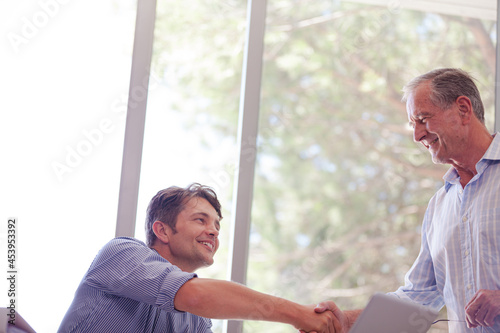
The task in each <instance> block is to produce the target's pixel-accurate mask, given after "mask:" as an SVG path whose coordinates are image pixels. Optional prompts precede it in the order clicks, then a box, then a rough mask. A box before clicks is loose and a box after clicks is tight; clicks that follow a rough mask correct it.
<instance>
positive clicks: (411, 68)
mask: <svg viewBox="0 0 500 333" xmlns="http://www.w3.org/2000/svg"><path fill="white" fill-rule="evenodd" d="M246 15H247V3H246V1H238V0H234V1H217V2H211V1H196V2H192V1H190V2H173V1H159V2H158V14H157V21H156V30H155V45H154V55H153V66H152V68H153V73H152V75H154V77H155V78H154V80H155V81H154V82H155V84H157V85H158V87H160V88H159V89H158V91H162V93H164V94H166V97H165V98H164V100H163V102H162V103H158V105H159V106H157V107H153V106H151V107H150V106H148V108H149V109H148V116H147V117H148V118H149V122H150V125H147V126H152V125H151V122H154V120H153V119H157V118H155V117H160V116H161V115H166V114H168V115H171V116H172V117H174V118H175V119H176V121H180V123H179V124H178V125H177V126H181V127H182V128H183V129H184V130H185V133H187V134H185V135H187V137H186V138H180V137H177V138H171V139H169V140H171V141H168V140H165V142H164V145H165V147H167V146H172V144H174V145H176V144H179V145H180V144H181V143H182V142H185V141H186V140H187V138H195V139H193V140H194V141H195V143H193V145H195V146H197V147H201V149H202V151H203V152H204V153H202V154H201V156H202V158H199V157H196V156H191V157H190V160H189V161H190V162H189V163H191V164H193V165H198V168H197V169H196V170H197V171H196V172H198V174H196V172H195V171H193V173H194V174H195V175H196V177H195V179H193V180H196V181H198V180H199V181H200V182H203V183H206V184H209V185H212V186H214V187H215V188H216V190H217V191H218V194H219V195H220V196H221V199H222V200H221V201H222V203H223V206H224V208H225V214H224V215H225V217H224V220H223V229H224V228H225V229H226V231H224V234H223V235H222V236H221V238H222V240H221V250H220V252H221V253H220V254H218V257H217V258H216V259H217V260H216V263H217V264H216V266H215V268H214V269H210V270H209V271H208V273H204V272H203V270H202V271H200V272H199V273H200V276H202V277H203V276H207V275H208V276H210V277H218V278H226V270H225V267H226V264H227V258H226V257H225V256H226V255H227V246H228V244H229V242H228V237H230V235H228V229H229V222H230V221H231V216H230V214H231V212H230V209H231V196H232V189H233V177H234V175H235V172H234V170H235V161H236V134H237V122H238V105H239V99H240V82H241V75H242V69H241V68H242V60H243V49H244V43H245V40H244V39H245V33H246V32H245V29H246ZM495 29H496V22H495V21H490V20H484V19H477V18H468V17H457V16H448V15H443V14H435V13H427V12H422V11H414V10H407V9H404V8H401V7H398V6H397V5H395V6H393V7H382V6H371V5H365V4H359V3H351V2H347V1H346V2H344V1H324V0H315V1H309V0H307V1H306V0H303V1H287V0H283V1H268V5H267V20H266V35H265V46H264V55H263V58H264V68H263V77H262V87H261V109H260V118H259V119H260V125H259V136H258V138H257V149H258V150H257V166H256V174H255V183H254V200H253V208H252V227H251V234H250V254H249V266H248V280H247V284H248V286H249V287H251V288H254V289H257V290H259V291H262V292H266V293H271V294H274V295H278V296H282V297H285V298H288V299H291V300H294V301H296V302H299V303H303V304H313V303H317V302H319V301H321V300H325V299H332V300H334V301H335V302H336V303H337V304H338V305H339V306H340V307H341V308H343V309H352V308H359V307H362V306H363V305H364V304H365V303H366V302H367V300H368V298H369V297H370V295H371V294H373V293H374V292H377V291H382V292H388V291H393V290H395V289H396V288H397V287H398V286H400V285H401V284H402V283H403V277H404V274H405V273H406V272H407V270H408V269H409V268H410V266H411V264H412V263H413V260H414V259H415V258H416V256H417V254H418V250H419V247H420V226H421V222H422V219H423V215H424V212H425V209H426V206H427V203H428V201H429V199H430V198H431V196H432V195H433V194H434V192H435V191H436V190H437V189H438V188H439V187H440V186H441V185H442V183H443V181H442V176H443V175H444V173H445V171H446V170H447V169H448V167H447V166H442V165H434V164H433V163H432V161H431V159H430V157H429V154H428V153H427V152H425V151H423V150H422V149H420V148H419V146H418V145H416V144H415V143H414V142H413V140H412V131H411V130H410V128H409V127H408V125H407V123H408V120H407V115H406V109H405V105H404V104H403V103H402V102H401V89H402V87H403V85H404V84H405V83H406V82H407V81H408V80H410V79H411V78H413V77H414V76H416V75H419V74H422V73H424V72H427V71H429V70H431V69H434V68H438V67H460V68H462V69H464V70H466V71H468V72H471V73H472V74H473V76H474V77H475V78H476V79H477V84H478V87H479V89H480V92H481V94H482V98H483V101H484V104H485V109H486V122H487V127H488V128H489V129H490V130H491V131H493V123H494V110H493V109H494V82H495V43H496V30H495ZM160 89H161V90H160ZM152 93H153V94H154V91H153V92H152ZM152 105H154V103H153V104H152ZM158 119H159V118H158ZM167 134H168V133H163V134H161V135H165V136H166V135H167ZM149 135H150V134H149ZM147 136H148V128H146V140H145V146H147V144H148V137H147ZM176 140H178V141H176ZM186 149H189V147H188V148H186ZM152 154H153V153H152ZM156 154H157V155H160V154H158V152H156ZM171 158H173V159H175V156H171ZM146 160H147V156H146ZM165 163H166V162H165ZM145 167H146V169H147V165H146V166H145ZM190 167H191V166H190ZM156 185H157V184H156ZM179 185H184V184H179ZM141 186H142V185H141ZM148 194H149V193H148ZM148 197H150V196H149V195H148ZM142 206H144V205H142ZM142 206H141V207H142ZM224 222H225V225H224ZM138 223H141V222H140V221H139V222H138ZM218 330H220V324H219V323H216V324H215V329H214V331H215V332H218ZM433 330H434V331H433V332H446V331H447V330H446V325H443V326H441V327H436V328H433ZM262 331H272V332H292V331H293V329H291V327H289V326H286V325H278V324H276V325H275V324H269V323H259V322H246V323H245V325H244V332H262Z"/></svg>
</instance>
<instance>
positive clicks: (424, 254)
mask: <svg viewBox="0 0 500 333" xmlns="http://www.w3.org/2000/svg"><path fill="white" fill-rule="evenodd" d="M476 170H477V174H476V175H475V176H474V177H473V178H472V179H471V181H470V182H469V183H468V184H467V185H466V186H465V188H462V186H461V185H460V177H459V176H458V173H457V171H456V170H455V168H451V169H450V170H448V172H447V173H446V174H445V176H444V177H443V179H444V180H445V184H444V186H443V187H442V188H441V189H440V190H439V191H438V192H437V193H436V194H435V195H434V196H433V197H432V199H431V200H430V202H429V206H428V208H427V211H426V213H425V217H424V221H423V224H422V245H421V249H420V253H419V255H418V257H417V259H416V261H415V263H414V264H413V266H412V268H411V269H410V270H409V272H408V273H407V275H406V277H405V286H404V287H400V288H399V289H398V290H397V291H396V292H395V293H396V294H397V295H398V296H400V297H402V298H406V297H408V298H410V299H413V300H414V301H416V302H418V303H421V304H424V305H428V306H431V307H433V308H436V309H440V308H442V307H443V306H444V305H446V309H447V312H448V318H449V319H454V320H463V321H465V306H466V305H467V303H468V302H469V301H470V299H471V298H472V297H473V296H474V294H475V293H476V292H477V291H478V290H479V289H490V290H498V289H500V135H498V133H497V135H495V137H494V139H493V142H492V143H491V144H490V146H489V148H488V150H487V151H486V153H485V154H484V156H483V157H482V158H481V160H480V161H479V162H478V163H477V164H476ZM449 330H450V332H454V333H462V332H463V333H465V332H467V333H470V332H474V333H479V332H491V333H494V332H500V320H499V318H497V320H496V321H495V326H494V327H478V328H475V329H467V325H466V324H465V323H460V322H450V323H449Z"/></svg>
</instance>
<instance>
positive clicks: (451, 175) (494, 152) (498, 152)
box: [443, 132, 500, 192]
mask: <svg viewBox="0 0 500 333" xmlns="http://www.w3.org/2000/svg"><path fill="white" fill-rule="evenodd" d="M498 133H499V132H496V133H495V134H493V141H492V142H491V144H490V146H489V147H488V150H486V153H484V155H483V157H481V159H480V160H479V162H477V163H476V170H477V174H478V175H480V174H482V173H483V172H484V170H486V168H487V167H488V165H490V164H492V163H498V161H500V135H497V134H498ZM443 179H444V181H445V184H444V187H445V190H446V192H448V190H449V189H450V187H451V185H453V184H458V183H460V176H459V175H458V172H457V170H456V169H455V168H454V167H451V168H449V169H448V171H447V172H446V173H445V175H444V176H443Z"/></svg>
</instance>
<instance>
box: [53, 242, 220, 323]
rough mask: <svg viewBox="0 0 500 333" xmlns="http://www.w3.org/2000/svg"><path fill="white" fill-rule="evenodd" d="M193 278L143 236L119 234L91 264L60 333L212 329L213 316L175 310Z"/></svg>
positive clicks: (191, 274) (194, 275)
mask: <svg viewBox="0 0 500 333" xmlns="http://www.w3.org/2000/svg"><path fill="white" fill-rule="evenodd" d="M194 277H196V274H194V273H187V272H183V271H181V270H180V269H179V268H178V267H176V266H174V265H172V264H171V263H169V262H168V261H167V260H165V259H164V258H163V257H161V256H160V255H159V254H158V253H157V252H156V251H154V250H152V249H150V248H148V247H147V246H146V244H144V243H143V242H141V241H139V240H136V239H133V238H126V237H122V238H115V239H113V240H111V241H110V242H109V243H108V244H106V245H105V246H104V247H103V248H102V249H101V250H100V251H99V253H98V254H97V256H96V258H95V259H94V261H93V262H92V264H91V265H90V268H89V270H88V271H87V273H86V274H85V276H84V278H83V279H82V281H81V283H80V285H79V287H78V289H77V291H76V293H75V298H74V300H73V302H72V304H71V306H70V308H69V310H68V312H67V313H66V315H65V317H64V319H63V321H62V323H61V325H60V327H59V330H58V332H59V333H69V332H88V333H90V332H95V333H101V332H102V333H111V332H113V333H114V332H120V333H126V332H131V333H139V332H141V333H142V332H162V333H165V332H176V333H177V332H182V333H191V332H193V333H194V332H204V333H207V332H212V330H211V327H212V322H211V321H210V319H206V318H202V317H199V316H196V315H193V314H191V313H187V312H179V311H177V310H175V308H174V297H175V294H176V293H177V291H178V290H179V288H180V287H181V286H182V285H183V284H184V283H185V282H187V281H189V280H190V279H192V278H194Z"/></svg>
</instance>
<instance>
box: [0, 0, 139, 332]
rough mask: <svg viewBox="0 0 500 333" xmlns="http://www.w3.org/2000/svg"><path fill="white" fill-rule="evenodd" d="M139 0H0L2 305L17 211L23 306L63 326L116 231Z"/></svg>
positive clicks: (42, 320)
mask: <svg viewBox="0 0 500 333" xmlns="http://www.w3.org/2000/svg"><path fill="white" fill-rule="evenodd" d="M135 11H136V3H135V1H120V3H119V4H118V3H117V2H115V1H113V0H110V1H102V0H99V1H61V0H57V1H56V0H54V1H3V2H2V3H1V4H0V16H1V21H2V24H1V26H2V34H1V36H2V42H1V43H2V47H1V51H0V53H1V58H2V61H1V62H0V68H1V70H0V72H1V73H2V77H1V79H0V85H1V91H2V101H1V105H2V110H1V111H0V119H1V120H0V126H1V130H0V133H1V134H0V136H1V138H2V140H1V141H2V144H1V152H2V167H1V170H2V172H1V174H0V177H1V181H0V183H1V184H2V186H1V187H2V190H1V191H0V193H1V198H0V202H1V203H2V204H1V205H0V207H1V208H0V210H1V212H2V214H1V219H2V222H1V226H0V232H1V241H0V244H1V253H2V261H1V267H2V272H3V273H2V274H4V275H2V279H0V281H1V283H0V289H1V290H2V292H1V297H0V300H1V302H2V304H1V306H2V307H5V306H7V304H8V303H7V302H8V300H10V298H9V299H7V298H8V295H7V290H8V288H7V280H6V278H5V277H6V276H5V274H6V273H5V272H6V271H7V270H6V269H5V268H6V266H5V265H6V261H7V260H6V259H7V256H6V247H5V244H6V242H5V232H6V227H7V218H9V217H16V218H17V219H18V221H17V226H18V229H17V231H18V232H17V245H18V246H17V258H18V260H17V263H18V266H17V268H18V276H17V290H16V306H17V310H18V311H19V313H20V314H21V315H22V316H23V317H25V318H26V320H27V321H28V322H29V323H30V324H31V325H32V326H33V328H34V329H35V330H36V331H37V332H40V333H49V332H56V331H57V328H58V326H59V323H60V322H61V320H62V317H63V316H64V314H65V313H66V310H67V309H68V307H69V304H70V302H71V301H72V299H73V294H74V292H75V290H76V288H77V286H78V284H79V282H80V280H81V278H82V276H83V274H84V273H85V271H86V270H87V269H88V267H89V265H90V263H91V261H92V259H93V258H94V256H95V255H96V253H97V251H98V249H99V248H100V247H101V246H102V245H104V244H105V243H106V242H107V241H108V240H109V239H111V238H112V237H113V236H114V232H115V226H116V212H117V203H118V189H119V181H120V166H121V157H122V150H123V132H124V117H125V114H126V110H127V109H126V103H127V94H128V85H129V80H130V64H131V56H132V53H131V51H132V41H133V33H134V24H135Z"/></svg>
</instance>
